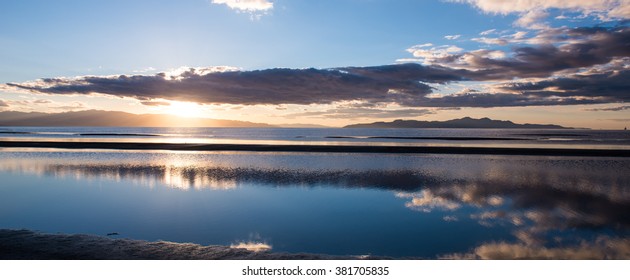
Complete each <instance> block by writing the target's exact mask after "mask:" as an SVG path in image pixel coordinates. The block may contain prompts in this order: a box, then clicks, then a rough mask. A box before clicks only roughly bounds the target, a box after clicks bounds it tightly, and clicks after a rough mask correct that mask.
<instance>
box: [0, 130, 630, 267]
mask: <svg viewBox="0 0 630 280" xmlns="http://www.w3.org/2000/svg"><path fill="white" fill-rule="evenodd" d="M12 129H14V128H12ZM82 129H87V130H89V129H88V128H82ZM35 130H36V131H38V132H42V129H34V131H35ZM58 130H63V129H58ZM123 130H124V129H123ZM131 130H132V131H134V133H135V132H137V131H136V130H134V129H131ZM149 130H150V132H156V131H155V130H154V129H149ZM158 130H159V129H158ZM120 131H121V130H120V129H118V130H115V132H116V133H120ZM213 131H214V130H213ZM216 131H221V130H216ZM226 131H232V132H234V131H236V130H234V129H232V130H229V129H228V130H226ZM226 131H223V132H222V133H225V135H228V134H229V133H228V132H226ZM281 131H282V130H281ZM287 131H289V132H284V134H282V133H280V134H281V135H282V136H277V135H276V136H274V135H271V136H269V135H260V134H257V133H254V132H255V130H243V131H241V132H240V133H241V134H242V135H245V134H247V135H250V136H249V137H250V139H252V138H256V139H262V138H265V139H267V138H269V139H271V140H287V139H288V138H290V137H292V136H302V137H306V138H308V137H312V138H318V139H320V140H321V139H324V140H325V139H326V138H323V137H324V136H325V135H333V132H334V135H339V134H341V133H344V134H345V135H344V136H348V135H350V136H364V134H366V133H367V132H368V131H360V130H331V131H332V132H330V133H328V130H326V132H327V133H321V132H322V130H287ZM309 131H310V133H312V135H309V134H308V133H307V132H309ZM313 131H316V132H317V131H319V132H317V133H315V132H313ZM383 131H384V130H376V131H371V132H372V134H370V135H375V133H378V134H380V133H382V132H383ZM47 132H51V133H52V132H55V133H57V134H59V132H60V131H57V130H55V129H48V131H47ZM63 132H65V133H74V132H68V131H67V130H66V131H63ZM157 132H160V133H159V134H167V133H165V132H164V131H157ZM232 132H230V133H232ZM563 132H564V133H567V131H563ZM570 132H571V133H575V134H578V133H577V132H576V131H570ZM129 133H131V132H129ZM145 133H146V131H145ZM396 133H399V134H400V133H402V134H404V133H411V132H410V131H406V132H396ZM426 133H435V132H426ZM441 133H442V134H444V132H441ZM449 133H452V132H449ZM476 133H477V134H475V135H479V132H476ZM483 133H485V134H486V136H487V135H488V134H491V133H494V134H497V135H501V136H504V135H505V134H515V131H507V132H506V131H494V132H490V131H485V132H483ZM483 133H482V134H483ZM516 133H518V134H524V133H528V134H557V133H551V132H549V131H543V132H540V131H535V132H532V131H525V132H522V131H516ZM580 133H581V132H580ZM53 134H54V133H53ZM57 134H55V135H53V136H52V137H53V138H54V137H61V138H63V137H69V136H59V135H57ZM594 134H595V136H598V135H599V134H598V133H594ZM603 134H605V133H603ZM213 135H220V133H219V134H216V133H215V134H213ZM390 135H391V133H390ZM589 135H590V134H589ZM617 135H618V136H615V137H616V138H615V137H609V138H606V139H622V140H623V135H621V136H619V134H617ZM5 136H6V135H5ZM180 136H181V135H180ZM530 136H531V135H530ZM595 136H593V137H592V139H595V138H597V137H595ZM7 137H9V136H7ZM10 137H18V138H19V137H21V136H16V135H10ZM29 137H33V135H29ZM35 137H43V136H41V135H40V134H38V135H37V136H35ZM72 137H74V138H77V137H76V136H72ZM109 137H111V136H109ZM119 137H121V138H124V137H122V136H119ZM127 137H129V136H127ZM177 137H179V136H177ZM186 137H189V136H186ZM195 137H197V138H199V135H197V136H195ZM216 137H219V136H216ZM232 137H235V138H238V137H241V138H244V139H247V137H242V136H238V137H237V136H234V135H231V134H230V136H229V137H225V138H232ZM531 137H543V136H531ZM547 137H551V136H547ZM554 137H555V136H554ZM573 137H582V138H580V139H581V140H579V141H590V140H588V139H584V138H588V137H587V136H573ZM146 138H150V137H148V136H147V137H146ZM599 138H605V137H599ZM108 139H109V138H108ZM344 139H345V138H344ZM349 139H351V140H342V141H353V140H352V138H349ZM291 141H293V140H291ZM388 141H389V140H388ZM396 141H397V140H396ZM610 141H613V140H610ZM620 141H621V140H620ZM623 141H627V140H623ZM0 182H2V183H0V228H14V229H17V228H28V229H33V230H39V231H42V232H51V233H55V232H62V233H90V234H97V235H106V234H107V233H112V232H117V233H119V234H120V235H119V236H118V237H121V238H132V239H145V240H160V239H161V240H168V241H176V242H194V243H199V244H206V245H207V244H222V245H231V244H237V243H241V242H258V243H264V244H268V245H269V246H271V248H272V249H271V250H272V251H277V252H309V253H325V254H350V255H365V254H372V255H381V256H392V257H420V258H438V257H445V256H448V257H466V256H470V255H476V256H478V257H497V256H501V254H506V253H505V252H506V251H507V252H508V253H509V254H520V255H511V256H512V257H523V256H527V254H529V255H532V254H543V255H544V256H551V257H556V258H562V257H563V256H564V257H566V256H569V255H572V254H573V255H577V256H580V257H581V258H588V257H595V258H600V257H601V256H602V255H601V254H602V252H604V253H610V251H611V250H612V251H613V252H612V254H616V256H622V257H624V256H625V258H628V257H627V256H628V255H629V254H630V159H628V158H576V157H534V156H483V155H466V156H463V155H462V156H459V155H395V154H391V155H387V154H384V155H383V154H379V155H373V154H334V153H331V154H317V153H309V154H302V153H249V152H237V153H232V152H169V151H150V152H144V151H143V152H136V151H134V152H131V151H107V150H83V151H75V150H73V151H69V150H61V149H7V148H5V149H0ZM534 256H536V255H534Z"/></svg>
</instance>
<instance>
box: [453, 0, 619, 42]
mask: <svg viewBox="0 0 630 280" xmlns="http://www.w3.org/2000/svg"><path fill="white" fill-rule="evenodd" d="M447 1H449V2H457V3H467V4H470V5H472V6H474V7H476V8H478V9H480V10H482V11H484V12H486V13H492V14H501V15H507V14H519V15H520V16H521V18H519V19H518V20H517V21H516V22H515V24H516V25H517V26H521V27H526V28H532V29H540V28H542V27H543V26H544V25H540V24H542V23H541V22H540V21H541V20H542V19H544V18H546V17H547V13H546V11H547V10H549V9H559V10H565V11H568V12H575V13H581V14H583V15H594V16H597V17H598V18H599V19H601V20H612V19H629V18H630V0H518V1H505V0H447ZM481 35H487V34H481Z"/></svg>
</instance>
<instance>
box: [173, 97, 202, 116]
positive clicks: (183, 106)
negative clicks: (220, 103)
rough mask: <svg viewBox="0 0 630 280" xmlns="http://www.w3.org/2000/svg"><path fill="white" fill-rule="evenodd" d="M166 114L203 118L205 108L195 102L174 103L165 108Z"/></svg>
mask: <svg viewBox="0 0 630 280" xmlns="http://www.w3.org/2000/svg"><path fill="white" fill-rule="evenodd" d="M165 109H166V110H165V113H167V114H169V115H175V116H179V117H185V118H203V117H204V115H205V112H204V108H203V106H201V105H199V104H197V103H193V102H180V101H174V102H171V104H170V105H169V106H168V107H166V108H165Z"/></svg>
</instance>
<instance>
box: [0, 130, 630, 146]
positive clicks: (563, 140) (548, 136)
mask: <svg viewBox="0 0 630 280" xmlns="http://www.w3.org/2000/svg"><path fill="white" fill-rule="evenodd" d="M1 140H37V141H41V140H49V141H133V142H187V143H263V144H264V143H270V144H271V143H273V144H276V143H283V144H299V145H309V144H335V145H355V144H361V145H413V146H417V145H441V146H504V147H566V146H570V147H573V148H576V147H577V148H579V147H584V148H595V149H608V148H610V149H630V132H628V131H620V130H578V129H560V130H534V129H360V128H356V129H343V128H305V129H297V128H247V129H242V128H142V127H0V141H1Z"/></svg>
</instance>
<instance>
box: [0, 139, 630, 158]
mask: <svg viewBox="0 0 630 280" xmlns="http://www.w3.org/2000/svg"><path fill="white" fill-rule="evenodd" d="M0 147H7V148H8V147H13V148H61V149H116V150H172V151H251V152H314V153H407V154H482V155H533V156H582V157H584V156H586V157H589V156H593V157H630V150H621V149H579V148H506V147H497V148H494V147H442V146H437V147H436V146H359V145H354V146H350V145H348V146H346V145H266V144H265V145H263V144H187V143H186V144H184V143H133V142H124V143H116V142H52V141H0Z"/></svg>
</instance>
